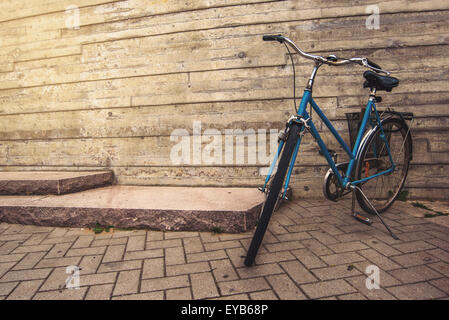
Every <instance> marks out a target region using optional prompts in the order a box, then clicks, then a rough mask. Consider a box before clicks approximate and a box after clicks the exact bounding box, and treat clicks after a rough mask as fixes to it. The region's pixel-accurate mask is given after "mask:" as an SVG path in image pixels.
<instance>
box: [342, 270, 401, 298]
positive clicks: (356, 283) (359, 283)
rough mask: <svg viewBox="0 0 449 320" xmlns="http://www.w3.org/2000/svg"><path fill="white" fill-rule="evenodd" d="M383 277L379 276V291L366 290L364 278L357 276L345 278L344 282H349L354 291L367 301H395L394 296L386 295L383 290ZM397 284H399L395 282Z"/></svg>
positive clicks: (365, 278)
mask: <svg viewBox="0 0 449 320" xmlns="http://www.w3.org/2000/svg"><path fill="white" fill-rule="evenodd" d="M383 279H385V277H383V276H382V274H381V275H380V284H379V289H374V288H373V289H368V288H367V286H366V280H367V277H366V276H359V277H353V278H346V279H345V280H346V281H347V282H349V283H350V284H351V285H352V286H353V287H354V288H356V290H357V291H358V292H359V293H361V294H363V295H364V296H365V297H367V298H368V299H369V300H396V298H395V297H394V296H392V295H391V294H390V293H388V292H387V291H386V290H385V289H384V281H383ZM397 283H399V282H397Z"/></svg>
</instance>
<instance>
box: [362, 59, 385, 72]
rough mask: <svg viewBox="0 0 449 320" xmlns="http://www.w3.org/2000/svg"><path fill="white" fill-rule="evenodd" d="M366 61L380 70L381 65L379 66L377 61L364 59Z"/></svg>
mask: <svg viewBox="0 0 449 320" xmlns="http://www.w3.org/2000/svg"><path fill="white" fill-rule="evenodd" d="M366 62H368V64H369V65H370V66H371V67H374V68H376V69H380V70H382V67H381V66H379V65H378V64H377V63H375V62H373V61H371V60H370V59H366Z"/></svg>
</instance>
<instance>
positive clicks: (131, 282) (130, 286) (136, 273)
mask: <svg viewBox="0 0 449 320" xmlns="http://www.w3.org/2000/svg"><path fill="white" fill-rule="evenodd" d="M139 283H140V270H131V271H121V272H120V273H119V276H118V279H117V282H116V284H115V288H114V293H113V295H114V296H117V295H125V294H133V293H137V292H138V290H139Z"/></svg>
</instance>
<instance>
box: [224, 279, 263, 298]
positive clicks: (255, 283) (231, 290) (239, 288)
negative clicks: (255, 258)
mask: <svg viewBox="0 0 449 320" xmlns="http://www.w3.org/2000/svg"><path fill="white" fill-rule="evenodd" d="M218 286H219V288H220V292H221V293H222V294H223V295H230V294H238V293H248V292H253V291H260V290H266V289H271V288H270V286H269V285H268V283H267V281H266V280H265V279H264V278H251V279H244V280H234V281H225V282H219V283H218Z"/></svg>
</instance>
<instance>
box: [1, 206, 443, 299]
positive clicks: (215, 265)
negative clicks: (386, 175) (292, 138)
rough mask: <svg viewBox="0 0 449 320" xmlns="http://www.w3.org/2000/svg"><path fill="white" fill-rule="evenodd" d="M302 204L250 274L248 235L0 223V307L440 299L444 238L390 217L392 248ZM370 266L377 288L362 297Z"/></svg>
mask: <svg viewBox="0 0 449 320" xmlns="http://www.w3.org/2000/svg"><path fill="white" fill-rule="evenodd" d="M302 204H304V205H306V206H307V208H308V209H304V207H303V206H302V205H299V204H297V203H289V204H287V206H284V207H283V208H281V210H279V211H278V212H276V214H275V216H273V219H272V222H273V223H272V224H270V227H269V230H268V231H267V233H266V235H265V237H264V241H263V245H262V246H261V248H260V250H259V253H258V256H257V258H256V265H255V266H253V267H251V268H247V267H245V266H244V265H243V260H244V257H245V255H246V250H247V248H248V246H249V244H250V241H251V238H252V234H253V230H251V231H248V232H245V233H241V234H214V233H211V232H159V231H145V230H130V231H121V230H114V231H113V232H110V233H102V234H99V235H94V234H93V233H92V232H91V231H90V230H87V229H76V228H53V227H51V228H42V227H35V226H21V225H9V224H1V223H0V299H6V298H8V296H9V298H10V299H12V298H15V297H17V298H19V297H22V298H23V299H31V298H35V299H45V298H48V299H83V298H86V299H111V298H112V299H118V298H119V299H192V298H193V299H231V300H232V299H250V298H251V299H262V298H264V299H278V298H281V299H303V298H312V299H339V300H343V299H357V300H358V299H364V298H368V299H396V298H401V297H404V298H410V297H417V298H419V299H420V298H424V299H425V298H429V299H447V298H449V297H448V295H449V293H448V291H449V288H448V287H449V261H448V260H449V253H448V252H449V229H447V228H445V227H443V226H440V225H436V224H433V223H431V222H429V220H425V219H422V218H412V219H410V218H407V215H406V213H404V212H403V209H401V210H402V211H401V210H395V213H394V214H393V213H392V211H391V212H387V213H386V215H385V218H386V220H387V221H388V222H389V223H390V225H392V226H393V225H396V227H394V229H395V230H396V231H397V233H398V235H399V237H400V240H398V241H396V240H393V239H392V238H391V237H390V236H389V235H388V234H386V233H385V230H384V228H383V226H382V225H380V224H376V225H375V226H372V227H367V226H364V225H361V224H359V223H354V221H353V220H352V219H351V218H350V216H348V215H347V212H346V211H348V210H349V208H350V202H348V203H343V204H342V203H338V204H336V205H332V206H329V205H328V202H314V201H313V202H307V203H302ZM393 209H394V208H393ZM393 211H394V210H393ZM348 212H349V211H348ZM343 232H350V233H343ZM373 264H374V265H377V266H378V267H379V268H380V289H372V290H369V289H367V288H366V280H367V277H368V274H364V273H366V272H367V271H366V267H367V266H369V265H373ZM68 265H79V267H80V284H81V289H80V290H81V291H79V290H68V289H66V288H65V281H66V280H67V277H68V276H69V275H68V274H67V273H66V267H67V266H68ZM348 267H349V269H348ZM33 268H34V269H33ZM12 269H13V270H12ZM217 286H218V288H217ZM208 291H209V292H208ZM21 292H22V293H21ZM220 295H221V296H220Z"/></svg>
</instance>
